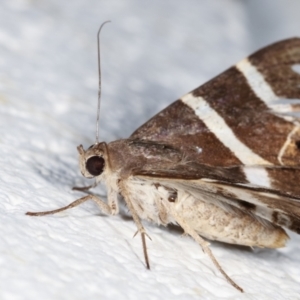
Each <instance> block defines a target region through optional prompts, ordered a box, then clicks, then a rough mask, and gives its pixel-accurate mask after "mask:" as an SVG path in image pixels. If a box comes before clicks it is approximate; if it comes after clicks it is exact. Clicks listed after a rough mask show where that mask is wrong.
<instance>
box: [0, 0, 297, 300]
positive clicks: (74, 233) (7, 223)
mask: <svg viewBox="0 0 300 300" xmlns="http://www.w3.org/2000/svg"><path fill="white" fill-rule="evenodd" d="M261 2H262V1H259V0H251V1H247V2H246V1H244V2H242V1H230V0H223V1H199V0H189V1H180V0H173V1H160V0H154V1H138V0H128V1H121V0H119V1H99V0H87V1H86V0H73V1H61V0H52V1H46V0H36V1H29V0H27V1H25V0H2V1H1V3H0V187H1V193H0V230H1V231H0V232H1V235H0V299H1V300H2V299H4V300H11V299H14V300H15V299H16V300H18V299H22V300H23V299H72V300H73V299H200V298H201V299H218V298H220V299H300V296H299V295H300V238H299V236H296V235H295V234H291V236H292V240H291V241H290V242H289V244H288V246H287V247H286V248H284V249H281V250H278V251H276V250H254V251H251V250H249V249H245V248H239V247H232V246H228V245H224V244H221V243H213V245H212V250H213V252H214V254H215V255H216V257H217V258H218V259H219V261H220V263H221V265H222V266H223V267H224V269H225V270H226V271H227V272H228V274H229V275H230V276H232V278H233V279H234V280H235V281H236V282H237V283H238V284H240V285H241V286H242V287H243V288H244V289H245V291H246V293H245V294H240V293H239V292H238V291H236V290H235V289H233V288H232V287H231V286H230V285H229V284H228V283H227V282H226V281H225V280H224V278H223V277H222V276H221V275H220V274H219V273H218V271H216V269H215V268H214V267H213V266H212V263H211V262H210V261H209V259H208V258H207V257H206V256H205V255H204V254H203V253H202V251H201V250H200V247H199V246H198V245H197V244H196V243H195V242H193V241H192V240H191V239H190V238H188V237H181V236H180V233H179V232H177V231H174V230H171V229H165V228H158V227H156V226H154V225H151V224H146V228H147V230H148V233H149V234H150V236H151V237H152V242H150V241H149V242H148V249H149V254H150V261H151V266H152V270H151V271H147V270H146V269H145V267H144V265H143V258H142V250H141V242H140V238H135V239H132V236H133V234H134V233H135V231H136V228H135V225H134V223H133V222H132V221H131V220H130V219H128V218H124V217H123V218H122V217H121V216H115V217H105V216H102V215H100V214H99V211H98V210H97V207H96V206H95V205H94V204H93V203H86V204H84V205H82V206H81V207H78V208H76V209H73V210H71V211H67V212H64V213H61V214H59V215H54V216H48V217H41V218H31V217H28V216H25V215H24V213H25V212H26V211H28V210H31V211H36V210H47V209H52V208H57V207H60V206H63V205H65V204H67V203H69V202H71V201H72V200H74V199H76V198H78V197H79V196H80V195H81V194H80V193H75V192H71V191H70V188H71V187H72V186H74V185H84V184H86V183H87V182H86V181H85V180H84V179H83V178H82V177H81V176H80V173H79V171H78V166H77V153H76V146H77V145H78V144H79V143H83V144H84V146H85V147H86V146H89V145H90V144H92V143H93V141H94V132H95V128H94V127H95V114H96V111H95V108H96V98H97V64H96V42H95V41H96V31H97V29H98V26H99V24H100V23H101V22H103V21H104V20H107V19H111V20H112V21H113V23H111V24H110V25H106V28H105V30H104V31H103V34H102V66H103V103H102V108H101V131H100V134H101V138H102V139H105V140H106V141H111V140H113V139H117V138H120V137H126V136H128V135H129V134H130V133H131V132H132V131H133V130H134V129H135V128H136V127H138V126H139V125H141V124H142V123H143V122H145V121H146V120H147V119H148V118H149V117H151V116H152V115H153V114H154V113H156V112H158V111H159V110H160V109H162V108H164V107H165V106H166V105H167V104H169V103H171V102H172V101H174V100H175V99H176V98H178V97H180V96H181V95H183V94H185V93H186V92H188V91H189V90H192V89H193V88H195V87H196V86H198V85H199V84H201V83H203V82H205V81H206V80H208V79H210V78H211V77H212V76H214V75H216V74H218V73H219V72H221V71H222V70H224V69H225V68H227V67H228V66H229V65H231V64H233V63H236V62H237V61H239V60H240V59H242V58H243V57H244V56H246V55H248V54H249V53H250V52H252V51H253V50H256V49H257V48H259V47H261V46H263V45H266V44H268V43H270V42H274V41H276V40H279V39H282V38H287V37H291V36H296V35H299V28H300V18H299V9H300V2H299V1H298V0H295V1H292V0H290V1H289V2H288V3H289V5H286V1H284V0H282V1H274V0H266V1H263V3H261ZM246 3H247V4H246ZM260 5H262V6H260ZM88 183H89V182H88ZM98 192H100V193H103V192H104V191H103V190H101V189H98Z"/></svg>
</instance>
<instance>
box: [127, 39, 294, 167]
mask: <svg viewBox="0 0 300 300" xmlns="http://www.w3.org/2000/svg"><path fill="white" fill-rule="evenodd" d="M299 66H300V39H299V38H294V39H288V40H284V41H281V42H278V43H275V44H272V45H270V46H268V47H266V48H263V49H262V50H260V51H258V52H256V53H254V54H253V55H251V56H250V57H249V58H247V59H245V60H243V61H241V62H240V63H238V64H237V65H236V66H234V67H231V68H229V69H228V70H226V71H225V72H224V73H222V74H220V75H219V76H217V77H215V78H213V79H212V80H210V81H209V82H207V83H206V84H204V85H202V86H200V87H198V88H197V89H195V90H193V91H192V92H191V93H189V94H187V95H186V96H184V97H182V98H181V99H179V100H177V101H176V102H174V103H173V104H171V105H170V106H169V107H167V108H166V109H164V110H163V111H161V112H160V113H158V114H157V115H156V116H154V117H153V118H152V119H150V120H149V121H148V122H146V123H145V124H144V125H142V126H141V127H140V128H138V129H137V130H136V131H135V132H134V133H133V134H132V135H131V138H133V139H141V140H151V141H157V142H163V143H165V144H168V145H172V146H173V147H175V148H178V149H180V150H181V151H182V153H184V155H185V157H186V159H187V160H190V161H195V162H198V163H201V164H206V165H210V166H236V165H257V164H260V165H269V164H271V165H272V164H273V165H291V166H297V165H299V164H300V150H299V148H300V129H299V126H298V125H297V124H298V122H299V119H297V118H296V117H289V116H288V114H289V113H290V112H293V111H296V110H297V109H298V108H299V103H300V74H299V69H297V68H298V67H299ZM199 101H200V102H199ZM199 103H200V104H199ZM203 103H204V104H203ZM201 105H202V106H201ZM207 108H209V112H208V110H207ZM252 157H253V159H252Z"/></svg>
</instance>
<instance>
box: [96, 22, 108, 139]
mask: <svg viewBox="0 0 300 300" xmlns="http://www.w3.org/2000/svg"><path fill="white" fill-rule="evenodd" d="M109 22H110V21H105V22H103V23H102V24H101V26H100V28H99V30H98V33H97V45H98V78H99V88H98V108H97V122H96V142H95V144H98V143H99V118H100V101H101V68H100V32H101V29H102V27H103V26H104V25H105V24H106V23H109Z"/></svg>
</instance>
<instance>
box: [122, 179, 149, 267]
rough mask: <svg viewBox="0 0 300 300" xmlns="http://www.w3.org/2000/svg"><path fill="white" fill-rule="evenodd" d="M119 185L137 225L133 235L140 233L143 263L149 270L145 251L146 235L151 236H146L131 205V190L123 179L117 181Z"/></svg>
mask: <svg viewBox="0 0 300 300" xmlns="http://www.w3.org/2000/svg"><path fill="white" fill-rule="evenodd" d="M119 187H120V190H121V194H122V196H123V198H124V200H125V202H126V204H127V207H128V209H129V211H130V213H131V215H132V218H133V220H134V223H135V224H136V226H137V229H138V230H137V232H136V233H135V235H134V236H136V235H137V234H138V233H140V234H141V238H142V244H143V253H144V259H145V263H146V267H147V269H149V270H150V263H149V256H148V252H147V245H146V236H147V237H148V238H149V239H150V240H151V238H150V237H149V236H148V234H147V233H146V230H145V228H144V226H143V224H142V222H141V220H140V218H139V216H138V214H137V212H136V210H135V208H134V207H133V205H132V202H131V200H130V198H131V191H130V190H128V188H127V187H126V184H124V181H120V183H119Z"/></svg>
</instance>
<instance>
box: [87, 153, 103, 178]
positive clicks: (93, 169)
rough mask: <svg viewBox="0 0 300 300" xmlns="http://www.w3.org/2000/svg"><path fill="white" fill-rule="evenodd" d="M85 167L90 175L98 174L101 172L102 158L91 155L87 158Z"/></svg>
mask: <svg viewBox="0 0 300 300" xmlns="http://www.w3.org/2000/svg"><path fill="white" fill-rule="evenodd" d="M85 167H86V169H87V170H88V172H89V173H90V174H91V175H93V176H98V175H100V174H101V173H102V172H103V168H104V159H103V158H102V157H100V156H92V157H90V158H89V159H88V160H87V162H86V165H85Z"/></svg>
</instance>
